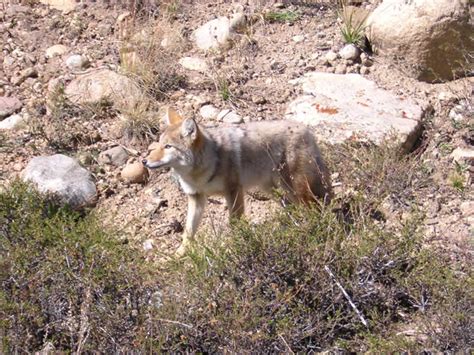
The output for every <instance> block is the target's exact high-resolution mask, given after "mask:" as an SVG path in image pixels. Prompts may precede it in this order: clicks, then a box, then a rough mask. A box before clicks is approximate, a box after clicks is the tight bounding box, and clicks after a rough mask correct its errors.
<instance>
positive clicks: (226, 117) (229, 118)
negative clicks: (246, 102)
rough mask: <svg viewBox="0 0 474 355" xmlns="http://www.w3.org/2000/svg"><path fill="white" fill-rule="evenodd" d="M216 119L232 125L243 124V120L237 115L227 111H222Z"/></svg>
mask: <svg viewBox="0 0 474 355" xmlns="http://www.w3.org/2000/svg"><path fill="white" fill-rule="evenodd" d="M217 119H218V120H219V121H222V122H224V123H232V124H239V123H242V122H244V120H243V119H242V117H241V116H240V115H239V114H237V113H236V112H234V111H232V110H229V109H226V110H222V111H221V112H220V113H219V115H218V116H217Z"/></svg>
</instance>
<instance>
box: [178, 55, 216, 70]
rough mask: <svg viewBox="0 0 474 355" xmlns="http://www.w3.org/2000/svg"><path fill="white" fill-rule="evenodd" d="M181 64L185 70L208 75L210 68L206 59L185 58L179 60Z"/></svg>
mask: <svg viewBox="0 0 474 355" xmlns="http://www.w3.org/2000/svg"><path fill="white" fill-rule="evenodd" d="M179 64H181V66H182V67H183V68H185V69H188V70H194V71H198V72H200V73H206V72H207V71H209V67H208V65H207V63H206V61H205V60H204V59H201V58H196V57H184V58H181V59H180V60H179Z"/></svg>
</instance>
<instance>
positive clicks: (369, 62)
mask: <svg viewBox="0 0 474 355" xmlns="http://www.w3.org/2000/svg"><path fill="white" fill-rule="evenodd" d="M361 64H362V65H363V66H364V67H367V68H370V67H371V66H372V65H374V61H373V60H372V59H370V58H365V59H362V60H361Z"/></svg>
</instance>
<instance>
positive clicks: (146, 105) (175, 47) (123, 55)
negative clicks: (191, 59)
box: [119, 18, 186, 142]
mask: <svg viewBox="0 0 474 355" xmlns="http://www.w3.org/2000/svg"><path fill="white" fill-rule="evenodd" d="M124 25H125V26H128V27H127V28H126V31H123V33H125V34H126V36H125V38H123V39H122V41H121V43H120V51H119V52H120V64H121V69H122V70H123V71H124V72H125V73H126V74H127V75H128V76H130V77H131V78H132V79H133V80H135V82H137V84H138V86H139V87H140V88H141V90H142V91H143V93H144V95H143V97H142V100H141V102H139V103H138V104H137V105H135V106H134V107H130V108H128V109H125V110H123V112H122V118H123V132H124V135H125V136H126V137H128V138H130V139H138V140H144V141H146V142H149V141H150V140H153V139H155V138H156V135H157V133H158V132H159V119H158V116H157V114H156V112H157V111H158V110H159V107H160V102H162V101H165V100H166V99H167V97H168V93H170V92H173V91H174V90H177V89H179V88H181V87H183V86H185V85H186V78H185V77H184V75H183V74H181V71H180V66H179V64H178V59H179V58H180V55H181V53H182V52H183V50H184V49H185V47H186V42H185V40H184V38H183V36H182V34H181V31H180V28H179V26H175V25H172V24H171V23H170V22H169V21H168V20H165V19H153V18H148V19H141V20H140V21H138V20H136V21H132V22H128V23H124Z"/></svg>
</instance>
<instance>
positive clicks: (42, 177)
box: [21, 154, 97, 209]
mask: <svg viewBox="0 0 474 355" xmlns="http://www.w3.org/2000/svg"><path fill="white" fill-rule="evenodd" d="M21 178H22V179H23V180H24V181H29V182H32V183H33V184H34V185H35V186H36V187H37V189H38V190H39V191H40V192H42V193H48V194H53V195H55V196H56V197H58V198H59V199H60V201H61V202H62V203H64V204H67V205H69V206H71V207H72V208H75V209H78V208H81V207H86V206H93V205H95V203H96V201H97V189H96V187H95V184H94V182H93V181H92V176H91V174H90V173H89V172H88V171H87V170H86V169H84V168H83V167H81V166H80V165H79V163H78V162H77V161H76V160H75V159H72V158H70V157H67V156H65V155H62V154H55V155H51V156H42V157H35V158H33V159H32V160H31V161H30V162H29V163H28V165H27V167H26V168H25V170H23V172H22V173H21Z"/></svg>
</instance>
